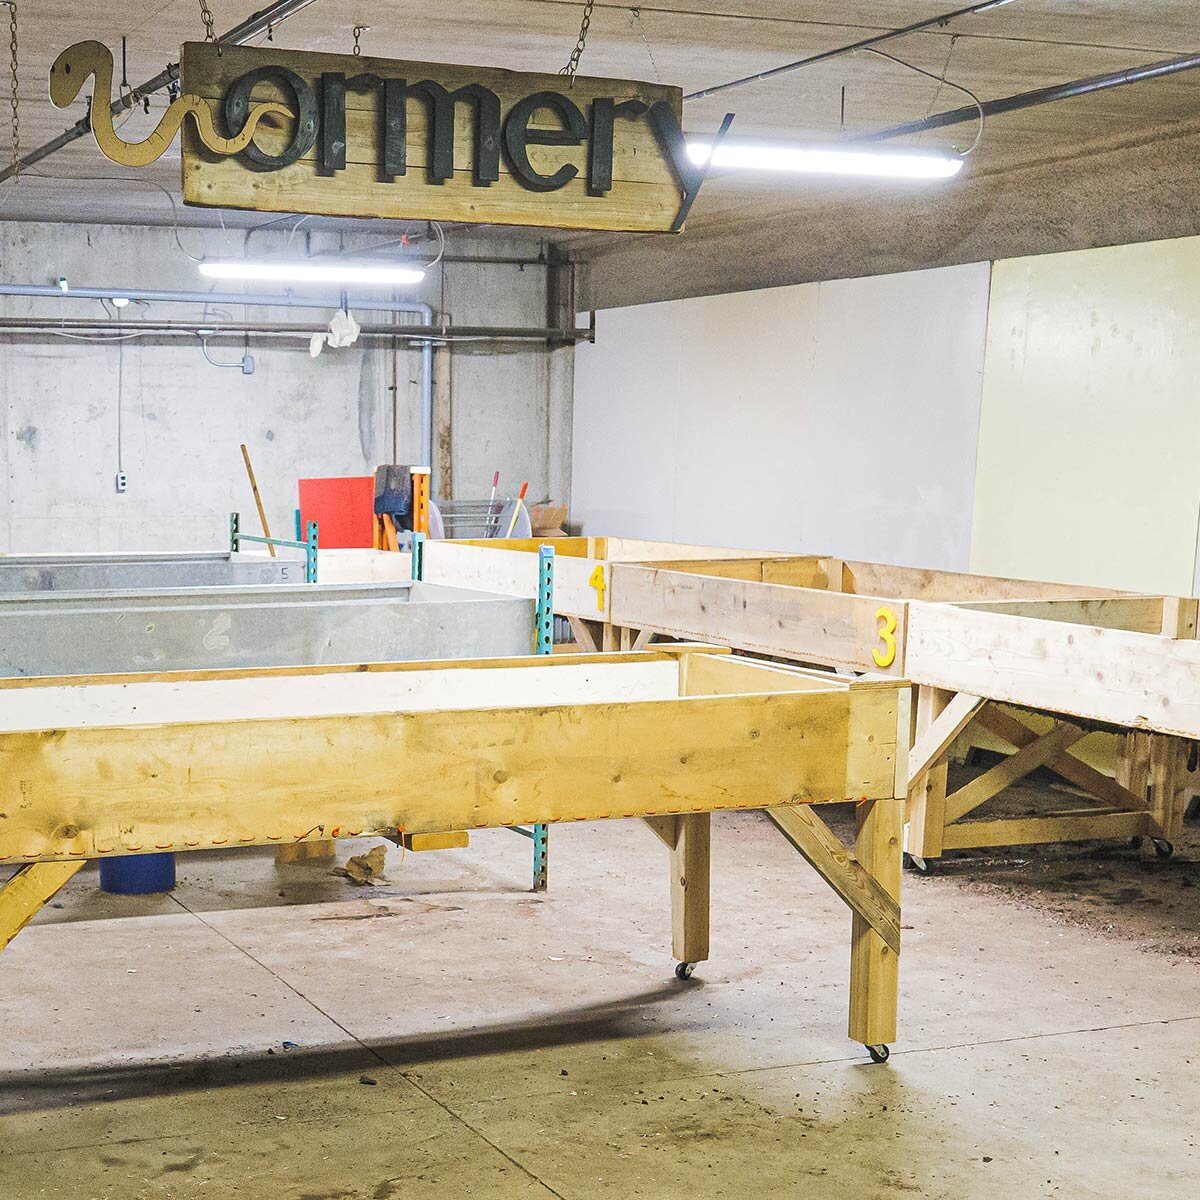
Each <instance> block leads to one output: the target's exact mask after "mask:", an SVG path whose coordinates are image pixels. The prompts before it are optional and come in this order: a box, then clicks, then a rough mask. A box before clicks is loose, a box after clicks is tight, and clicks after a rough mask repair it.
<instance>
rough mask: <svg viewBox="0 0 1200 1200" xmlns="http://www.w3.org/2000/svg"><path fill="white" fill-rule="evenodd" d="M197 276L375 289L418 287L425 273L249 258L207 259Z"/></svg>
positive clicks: (379, 266) (367, 265)
mask: <svg viewBox="0 0 1200 1200" xmlns="http://www.w3.org/2000/svg"><path fill="white" fill-rule="evenodd" d="M200 274H201V275H205V276H207V277H208V278H209V279H245V280H259V281H269V282H273V283H328V284H333V285H336V286H338V287H341V286H344V285H347V284H352V283H353V284H363V285H372V284H375V285H379V286H381V287H392V286H395V285H397V284H409V283H420V282H421V280H422V279H424V278H425V272H424V271H423V270H422V269H421V268H420V267H401V266H396V265H382V264H372V263H354V262H330V263H317V262H307V261H299V262H282V261H279V262H263V261H261V260H258V261H256V260H254V259H249V258H232V259H207V260H205V261H204V262H202V263H201V264H200Z"/></svg>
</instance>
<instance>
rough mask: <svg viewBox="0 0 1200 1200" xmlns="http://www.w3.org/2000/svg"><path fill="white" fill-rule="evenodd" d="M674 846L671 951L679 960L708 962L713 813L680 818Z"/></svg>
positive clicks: (690, 962)
mask: <svg viewBox="0 0 1200 1200" xmlns="http://www.w3.org/2000/svg"><path fill="white" fill-rule="evenodd" d="M676 820H677V821H678V826H677V828H678V834H677V836H676V839H675V845H674V846H673V847H672V849H671V953H672V954H673V955H674V956H675V958H676V960H677V961H678V962H680V963H688V964H693V963H698V962H705V961H706V960H707V959H708V936H709V846H710V841H711V835H712V814H711V813H689V814H687V815H686V816H681V817H677V818H676Z"/></svg>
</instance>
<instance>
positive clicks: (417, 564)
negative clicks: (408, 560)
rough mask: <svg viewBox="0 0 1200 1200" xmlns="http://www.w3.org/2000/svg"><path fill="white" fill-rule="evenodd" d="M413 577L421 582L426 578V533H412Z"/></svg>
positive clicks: (415, 581) (417, 581)
mask: <svg viewBox="0 0 1200 1200" xmlns="http://www.w3.org/2000/svg"><path fill="white" fill-rule="evenodd" d="M411 557H412V578H413V582H414V583H420V582H421V580H423V579H424V578H425V534H423V533H414V534H413V535H412V556H411Z"/></svg>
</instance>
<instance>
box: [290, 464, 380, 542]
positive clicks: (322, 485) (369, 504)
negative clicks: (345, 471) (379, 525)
mask: <svg viewBox="0 0 1200 1200" xmlns="http://www.w3.org/2000/svg"><path fill="white" fill-rule="evenodd" d="M309 521H316V522H317V545H318V546H319V547H320V548H321V549H322V550H347V549H364V548H365V549H367V550H369V549H370V548H371V546H372V545H373V544H374V532H375V477H374V476H373V475H347V476H344V477H342V478H338V479H301V480H300V526H301V528H302V529H307V528H308V523H309Z"/></svg>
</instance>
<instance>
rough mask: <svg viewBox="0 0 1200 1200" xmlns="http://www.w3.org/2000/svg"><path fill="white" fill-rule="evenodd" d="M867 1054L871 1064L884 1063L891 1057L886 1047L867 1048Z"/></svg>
mask: <svg viewBox="0 0 1200 1200" xmlns="http://www.w3.org/2000/svg"><path fill="white" fill-rule="evenodd" d="M867 1053H868V1054H869V1055H870V1056H871V1061H872V1062H877V1063H885V1062H887V1060H888V1059H889V1058H890V1057H891V1053H892V1052H891V1051H890V1050H889V1049H888V1048H887V1047H886V1046H868V1047H867Z"/></svg>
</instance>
